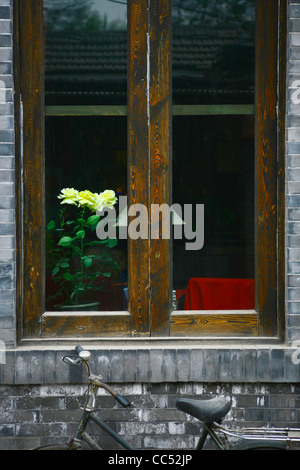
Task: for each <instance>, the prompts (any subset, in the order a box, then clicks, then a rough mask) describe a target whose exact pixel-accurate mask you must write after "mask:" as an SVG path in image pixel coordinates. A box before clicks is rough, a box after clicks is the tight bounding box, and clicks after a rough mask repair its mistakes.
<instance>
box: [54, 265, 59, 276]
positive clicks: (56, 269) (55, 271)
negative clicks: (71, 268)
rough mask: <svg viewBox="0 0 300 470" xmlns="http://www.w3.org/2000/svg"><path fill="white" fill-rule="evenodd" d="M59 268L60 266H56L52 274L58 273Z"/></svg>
mask: <svg viewBox="0 0 300 470" xmlns="http://www.w3.org/2000/svg"><path fill="white" fill-rule="evenodd" d="M59 270H60V267H59V266H55V268H54V269H53V270H52V276H56V274H57V273H58V271H59Z"/></svg>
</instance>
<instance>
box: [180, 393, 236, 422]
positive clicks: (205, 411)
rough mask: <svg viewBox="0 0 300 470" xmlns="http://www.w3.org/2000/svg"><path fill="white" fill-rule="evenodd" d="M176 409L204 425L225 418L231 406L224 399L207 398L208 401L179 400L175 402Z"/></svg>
mask: <svg viewBox="0 0 300 470" xmlns="http://www.w3.org/2000/svg"><path fill="white" fill-rule="evenodd" d="M176 407H177V408H178V410H180V411H184V412H185V413H187V414H189V415H191V416H194V418H197V419H199V420H200V421H203V422H204V423H213V422H215V421H216V422H218V421H220V420H221V419H222V418H224V416H226V414H227V413H228V411H229V410H230V408H231V404H230V402H229V401H228V400H226V398H224V397H215V398H209V399H208V400H192V399H188V398H180V399H179V400H177V402H176Z"/></svg>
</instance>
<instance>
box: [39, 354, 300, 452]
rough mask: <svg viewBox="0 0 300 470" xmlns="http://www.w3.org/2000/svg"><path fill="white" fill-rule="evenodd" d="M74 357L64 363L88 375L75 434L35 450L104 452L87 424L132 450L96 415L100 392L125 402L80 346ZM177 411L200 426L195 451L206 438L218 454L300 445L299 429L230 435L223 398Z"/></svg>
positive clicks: (183, 404)
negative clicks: (95, 371) (83, 369)
mask: <svg viewBox="0 0 300 470" xmlns="http://www.w3.org/2000/svg"><path fill="white" fill-rule="evenodd" d="M75 351H76V356H64V357H63V361H64V362H65V363H67V364H69V365H72V366H73V365H79V364H81V363H83V364H84V365H85V367H86V369H87V374H88V399H87V401H86V404H85V406H84V408H83V413H82V416H81V418H80V420H79V423H78V426H77V429H76V432H75V434H74V436H73V437H72V438H71V439H70V441H68V442H66V443H65V444H58V445H56V444H53V445H51V444H50V445H44V446H40V447H37V448H36V449H34V450H81V449H83V448H84V444H87V445H88V447H89V448H90V449H92V450H103V448H102V447H101V446H100V445H99V444H98V443H97V442H96V441H95V439H94V438H93V437H92V436H91V435H90V433H89V432H88V431H87V426H88V424H90V423H93V424H95V425H96V426H98V427H99V428H101V429H102V430H103V431H105V433H107V434H108V435H109V436H110V437H112V438H113V439H114V440H115V441H116V442H117V443H118V444H120V445H121V446H122V448H123V449H125V450H134V449H133V448H132V447H131V446H130V445H129V444H128V442H126V441H125V440H124V439H123V438H122V437H121V436H120V435H119V434H118V433H117V432H115V431H114V430H113V429H111V428H110V427H109V426H108V425H107V424H106V423H105V422H104V421H102V420H101V419H100V418H99V417H98V416H97V415H96V414H95V407H96V396H97V392H98V389H99V388H103V389H104V390H106V391H107V392H108V393H109V394H110V395H111V396H113V397H114V398H115V399H116V400H117V402H118V403H119V404H121V405H122V406H123V407H124V408H128V407H129V406H130V403H129V401H128V400H127V398H125V397H123V396H122V395H120V394H119V393H117V392H116V391H115V390H113V389H112V388H111V387H110V386H109V385H108V384H106V383H104V382H103V381H102V377H101V376H100V375H94V374H93V373H92V372H91V369H90V365H89V360H90V358H91V353H90V352H89V351H87V350H84V349H83V348H82V347H81V346H76V348H75ZM176 407H177V409H178V410H180V411H183V412H184V413H186V414H188V415H190V416H193V417H194V418H196V419H198V420H199V422H202V423H203V426H202V432H201V434H200V437H199V440H198V443H197V446H196V448H195V450H203V449H204V445H205V443H206V441H207V438H208V436H210V437H211V439H212V441H213V442H214V443H215V444H216V447H217V449H219V450H275V449H276V450H284V449H285V450H288V449H290V448H291V445H292V444H293V443H296V442H300V429H299V428H267V427H265V428H254V427H252V428H245V429H244V430H243V431H242V432H240V431H232V430H229V429H227V428H225V427H224V426H222V422H223V420H224V418H225V417H226V415H227V414H228V412H229V411H230V409H231V403H230V402H229V401H228V400H227V399H226V398H225V397H213V398H209V399H188V398H181V399H178V400H177V402H176ZM230 437H231V438H233V439H234V440H237V439H238V440H239V441H240V442H239V443H238V444H232V443H231V442H230V441H229V438H230Z"/></svg>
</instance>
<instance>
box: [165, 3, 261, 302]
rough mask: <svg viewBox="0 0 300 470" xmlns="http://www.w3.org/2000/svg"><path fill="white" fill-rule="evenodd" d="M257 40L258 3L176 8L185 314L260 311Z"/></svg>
mask: <svg viewBox="0 0 300 470" xmlns="http://www.w3.org/2000/svg"><path fill="white" fill-rule="evenodd" d="M254 31H255V2H254V0H251V1H249V0H247V1H246V0H223V1H222V2H219V1H212V0H210V1H206V0H185V1H184V0H173V52H172V53H173V110H174V112H173V203H178V204H179V205H180V206H181V208H182V214H183V217H182V219H183V220H184V222H185V224H184V225H183V230H182V232H183V236H182V237H181V239H175V240H174V243H173V279H174V281H173V282H174V284H173V288H174V290H175V291H176V298H177V305H176V307H177V309H186V310H224V309H231V310H235V309H248V308H254V167H255V165H254V88H255V60H254V56H255V33H254ZM184 204H191V206H190V207H189V208H188V206H186V210H185V206H184ZM197 205H198V208H199V207H204V220H202V219H201V217H202V216H201V214H200V212H197V211H196V208H197ZM191 208H192V209H191ZM188 210H190V211H191V212H192V217H193V218H192V219H191V220H192V221H193V222H190V221H189V219H187V218H186V217H185V215H186V216H188V214H187V212H188ZM197 222H198V223H197ZM189 226H190V227H189ZM189 228H190V230H192V231H193V232H194V234H196V238H195V239H194V245H192V244H191V243H190V242H191V241H192V240H188V239H187V237H188V236H189V237H190V238H191V235H189V231H188V229H189ZM203 236H204V244H202V243H200V240H202V237H203ZM197 238H198V243H196V241H197ZM187 242H188V243H189V244H187Z"/></svg>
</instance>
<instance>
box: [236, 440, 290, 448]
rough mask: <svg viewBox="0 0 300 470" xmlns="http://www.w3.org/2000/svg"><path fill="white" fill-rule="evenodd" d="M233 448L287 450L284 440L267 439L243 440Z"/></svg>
mask: <svg viewBox="0 0 300 470" xmlns="http://www.w3.org/2000/svg"><path fill="white" fill-rule="evenodd" d="M233 450H287V448H286V445H285V443H284V442H276V441H271V440H270V441H268V440H253V441H244V442H242V443H240V444H238V445H237V446H235V447H233Z"/></svg>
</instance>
